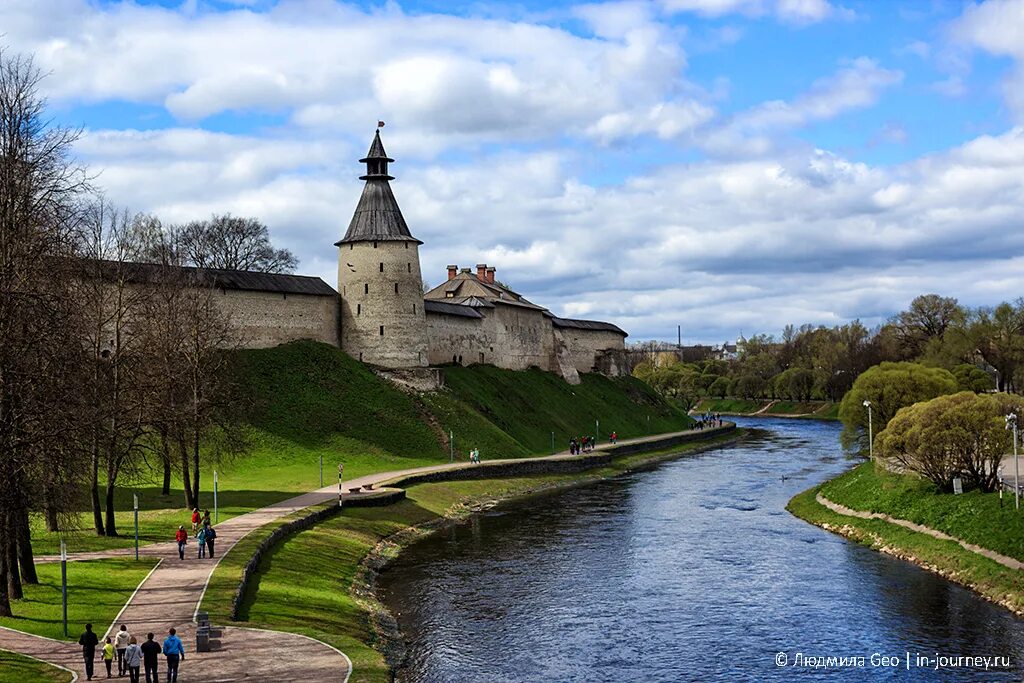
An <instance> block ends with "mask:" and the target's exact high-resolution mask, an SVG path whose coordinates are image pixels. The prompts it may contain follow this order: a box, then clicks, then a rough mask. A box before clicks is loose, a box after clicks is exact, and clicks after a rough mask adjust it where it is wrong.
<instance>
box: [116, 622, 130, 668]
mask: <svg viewBox="0 0 1024 683" xmlns="http://www.w3.org/2000/svg"><path fill="white" fill-rule="evenodd" d="M131 637H132V634H130V633H128V627H127V626H125V625H124V624H121V628H120V630H119V631H118V632H117V635H116V636H114V649H116V650H117V675H118V676H124V675H125V673H126V672H127V670H128V669H127V668H126V667H125V665H124V653H125V651H126V650H127V649H128V641H129V640H130V639H131Z"/></svg>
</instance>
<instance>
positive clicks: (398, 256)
mask: <svg viewBox="0 0 1024 683" xmlns="http://www.w3.org/2000/svg"><path fill="white" fill-rule="evenodd" d="M338 289H339V293H340V294H341V348H342V349H343V350H344V351H345V352H346V353H348V354H349V355H350V356H352V357H353V358H356V359H357V360H361V361H363V362H365V363H372V364H374V365H381V366H384V367H391V368H411V367H424V366H426V365H427V362H428V358H427V355H428V354H427V322H426V316H425V314H424V311H423V280H422V277H421V276H420V259H419V245H417V244H416V242H414V241H411V240H410V241H381V242H356V243H347V244H342V245H341V246H340V247H339V249H338Z"/></svg>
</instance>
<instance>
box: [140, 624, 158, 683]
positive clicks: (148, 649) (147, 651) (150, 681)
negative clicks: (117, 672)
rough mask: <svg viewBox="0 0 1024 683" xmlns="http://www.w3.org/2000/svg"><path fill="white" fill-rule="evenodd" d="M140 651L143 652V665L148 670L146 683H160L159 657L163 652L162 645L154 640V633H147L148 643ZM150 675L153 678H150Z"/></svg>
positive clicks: (141, 646)
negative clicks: (157, 668)
mask: <svg viewBox="0 0 1024 683" xmlns="http://www.w3.org/2000/svg"><path fill="white" fill-rule="evenodd" d="M139 649H140V650H142V665H143V666H144V667H145V669H146V683H160V675H159V674H158V673H157V670H156V667H157V662H158V661H159V660H158V659H157V657H158V656H159V655H160V652H161V648H160V643H158V642H156V641H155V640H153V634H152V633H147V634H146V642H144V643H143V644H142V645H140V646H139ZM150 674H152V676H153V678H150Z"/></svg>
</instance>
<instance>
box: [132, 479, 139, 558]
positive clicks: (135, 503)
mask: <svg viewBox="0 0 1024 683" xmlns="http://www.w3.org/2000/svg"><path fill="white" fill-rule="evenodd" d="M132 500H133V504H132V508H133V509H134V510H135V561H136V562H138V561H139V494H137V493H133V494H132Z"/></svg>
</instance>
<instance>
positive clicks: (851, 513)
mask: <svg viewBox="0 0 1024 683" xmlns="http://www.w3.org/2000/svg"><path fill="white" fill-rule="evenodd" d="M814 499H815V500H816V501H818V503H819V504H820V505H824V506H825V507H827V508H828V509H829V510H831V511H832V512H835V513H836V514H840V515H843V516H844V517H857V518H859V519H880V520H882V521H883V522H889V523H890V524H896V525H898V526H901V527H904V528H906V529H910V530H911V531H916V532H918V533H922V534H927V535H929V536H931V537H932V538H938V539H940V540H942V541H953V542H955V543H958V544H960V547H961V548H963V549H964V550H969V551H970V552H972V553H977V554H978V555H982V556H984V557H987V558H988V559H990V560H992V561H994V562H998V563H999V564H1001V565H1003V566H1004V567H1009V568H1010V569H1024V562H1021V561H1020V560H1017V559H1014V558H1012V557H1008V556H1006V555H1001V554H999V553H997V552H995V551H994V550H989V549H988V548H982V547H981V546H980V545H974V544H973V543H968V542H967V541H964V540H962V539H959V538H956V537H954V536H950V535H949V534H946V533H943V532H941V531H939V530H938V529H932V528H931V527H927V526H923V525H921V524H918V523H916V522H911V521H910V520H906V519H897V518H895V517H890V516H889V515H886V514H883V513H881V512H865V511H863V510H854V509H853V508H848V507H846V506H845V505H840V504H839V503H833V502H832V501H831V500H829V499H828V498H826V497H825V496H823V495H821V494H820V493H819V494H817V495H816V496H815V497H814Z"/></svg>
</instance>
